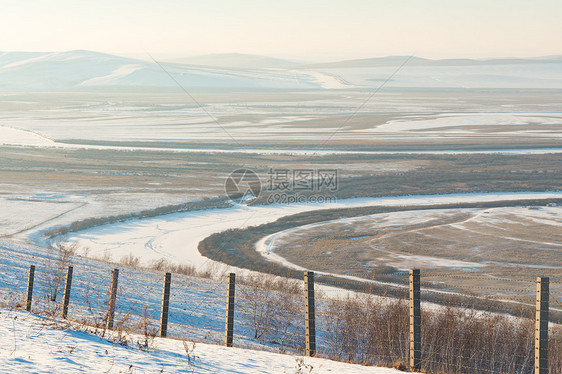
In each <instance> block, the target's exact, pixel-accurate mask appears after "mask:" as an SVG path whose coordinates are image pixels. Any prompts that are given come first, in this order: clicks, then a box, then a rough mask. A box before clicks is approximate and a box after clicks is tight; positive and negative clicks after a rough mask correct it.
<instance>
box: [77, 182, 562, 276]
mask: <svg viewBox="0 0 562 374" xmlns="http://www.w3.org/2000/svg"><path fill="white" fill-rule="evenodd" d="M560 197H562V193H560V192H545V193H532V192H529V193H497V194H496V193H491V194H455V195H434V196H407V197H395V198H372V199H349V200H340V201H338V202H337V203H325V204H286V205H268V206H242V205H237V206H235V207H232V208H227V209H212V210H206V211H199V212H188V213H178V214H173V215H168V216H165V217H157V218H151V219H145V220H140V221H131V222H125V223H119V224H114V225H107V226H102V227H97V228H92V229H89V230H86V231H83V232H80V233H77V234H75V235H70V236H69V237H68V240H73V241H78V242H79V243H80V245H81V246H85V247H88V248H90V249H91V251H93V253H104V252H108V253H111V254H112V256H113V257H114V258H121V257H122V256H127V255H129V254H130V253H132V254H134V255H135V256H138V257H140V258H141V259H142V260H143V261H151V260H157V259H159V258H166V259H168V260H171V261H174V262H179V263H188V264H192V265H195V266H201V265H203V264H206V263H209V261H210V260H209V259H207V258H205V257H203V256H201V254H200V253H199V250H198V248H197V245H198V243H199V242H200V241H201V240H203V239H204V238H206V237H207V236H209V235H211V234H213V233H217V232H221V231H225V230H228V229H232V228H235V229H236V228H243V227H248V226H255V225H259V224H262V223H268V222H273V221H275V220H276V219H278V218H281V217H284V216H288V215H292V214H296V213H301V212H306V211H312V210H317V209H336V208H351V207H362V206H385V205H386V206H404V205H411V206H415V205H426V204H447V203H462V202H478V201H482V202H483V201H499V200H525V199H537V198H560Z"/></svg>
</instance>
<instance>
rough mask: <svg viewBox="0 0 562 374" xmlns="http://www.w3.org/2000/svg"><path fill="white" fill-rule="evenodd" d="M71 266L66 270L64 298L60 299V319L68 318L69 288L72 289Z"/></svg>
mask: <svg viewBox="0 0 562 374" xmlns="http://www.w3.org/2000/svg"><path fill="white" fill-rule="evenodd" d="M72 270H73V268H72V266H69V267H68V269H67V270H66V282H65V283H64V297H63V299H62V318H64V319H66V317H67V316H68V304H69V302H70V287H72Z"/></svg>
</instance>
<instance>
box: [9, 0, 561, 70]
mask: <svg viewBox="0 0 562 374" xmlns="http://www.w3.org/2000/svg"><path fill="white" fill-rule="evenodd" d="M0 35H1V36H0V51H63V50H71V49H89V50H96V51H102V52H108V53H117V54H128V55H131V54H143V53H144V51H148V52H150V53H152V54H153V55H155V56H158V57H160V58H163V57H172V56H174V57H182V56H190V55H196V54H206V53H223V52H239V53H255V54H265V55H271V56H277V57H285V58H296V59H301V60H335V59H347V58H362V57H377V56H387V55H410V54H413V53H415V54H416V55H418V56H422V57H429V58H444V57H473V58H486V57H527V56H541V55H555V54H562V0H528V1H527V0H526V1H523V0H482V1H481V0H469V1H467V0H385V1H382V0H381V1H379V0H341V1H314V0H298V1H297V0H284V1H266V0H261V1H258V0H255V1H254V0H236V1H234V0H233V1H226V0H215V1H213V0H208V1H190V0H160V1H157V0H134V1H132V0H131V1H130V0H111V1H108V0H96V1H93V0H81V1H77V0H25V1H21V0H20V1H17V0H15V1H7V0H0Z"/></svg>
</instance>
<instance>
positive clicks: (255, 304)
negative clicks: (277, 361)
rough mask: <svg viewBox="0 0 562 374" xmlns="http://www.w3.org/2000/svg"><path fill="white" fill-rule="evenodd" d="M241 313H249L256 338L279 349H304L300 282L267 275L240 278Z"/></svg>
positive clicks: (252, 330) (283, 350) (250, 323)
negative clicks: (299, 293)
mask: <svg viewBox="0 0 562 374" xmlns="http://www.w3.org/2000/svg"><path fill="white" fill-rule="evenodd" d="M238 283H239V284H241V285H243V287H239V289H240V298H241V299H242V300H243V302H242V303H240V309H241V311H242V313H244V314H246V315H247V316H248V320H249V328H250V330H251V332H252V335H253V338H254V339H256V340H258V341H259V342H261V343H265V344H269V345H274V346H277V347H278V348H279V351H281V352H285V351H286V350H287V349H292V350H299V351H302V349H303V347H304V338H303V337H304V330H303V326H302V320H303V306H302V298H301V297H300V295H298V294H297V293H298V292H302V284H300V283H299V282H298V281H295V280H290V279H286V278H279V277H273V276H268V275H261V276H252V277H240V280H239V281H238Z"/></svg>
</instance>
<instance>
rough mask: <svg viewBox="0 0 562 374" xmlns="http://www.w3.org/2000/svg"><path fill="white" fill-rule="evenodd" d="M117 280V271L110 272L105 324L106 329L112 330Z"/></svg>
mask: <svg viewBox="0 0 562 374" xmlns="http://www.w3.org/2000/svg"><path fill="white" fill-rule="evenodd" d="M118 279H119V269H113V271H112V272H111V288H110V291H109V292H110V294H109V306H108V310H107V324H106V326H105V328H106V329H108V330H111V329H112V328H113V318H114V316H115V301H116V300H117V281H118Z"/></svg>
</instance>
